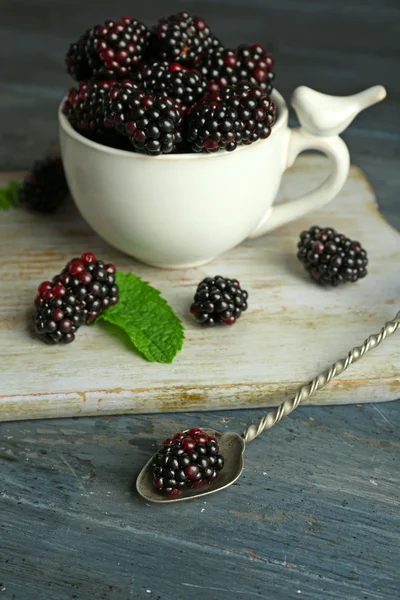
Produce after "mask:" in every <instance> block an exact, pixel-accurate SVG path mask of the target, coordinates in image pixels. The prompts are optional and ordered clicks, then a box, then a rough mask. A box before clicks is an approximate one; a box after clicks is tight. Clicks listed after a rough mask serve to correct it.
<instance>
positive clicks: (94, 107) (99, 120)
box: [63, 81, 115, 142]
mask: <svg viewBox="0 0 400 600" xmlns="http://www.w3.org/2000/svg"><path fill="white" fill-rule="evenodd" d="M114 84H115V82H113V81H89V82H83V81H82V82H80V84H79V86H78V87H77V88H72V89H70V91H69V93H68V97H67V99H66V101H65V103H64V106H63V113H64V115H65V116H66V117H67V119H68V121H69V122H70V123H71V125H72V127H73V128H74V129H76V131H78V132H79V133H80V134H82V135H84V136H85V137H88V138H90V139H94V140H95V141H99V142H103V141H104V138H105V137H106V135H107V132H106V127H105V124H104V116H105V110H104V100H105V98H106V97H107V94H108V93H109V91H110V89H111V88H112V87H113V85H114Z"/></svg>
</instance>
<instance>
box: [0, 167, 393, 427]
mask: <svg viewBox="0 0 400 600" xmlns="http://www.w3.org/2000/svg"><path fill="white" fill-rule="evenodd" d="M326 174H327V170H326V163H325V160H324V159H323V158H321V157H316V156H305V157H302V158H301V159H300V160H299V161H298V163H296V165H295V166H294V167H293V168H292V169H291V170H290V172H288V173H287V175H286V177H285V181H284V184H283V187H282V192H281V196H282V198H283V199H290V198H294V197H296V196H298V195H299V194H300V193H301V192H302V191H303V190H304V191H305V190H306V189H312V188H314V187H316V186H317V185H318V183H319V182H320V181H321V180H322V179H323V178H324V177H326ZM312 223H317V224H319V225H321V226H327V225H330V226H333V227H335V228H336V229H337V230H338V231H340V232H344V233H346V234H347V235H350V236H351V237H352V238H353V239H358V240H360V241H361V243H362V244H364V246H365V247H366V248H367V250H368V251H369V257H370V264H369V275H368V277H367V278H366V279H364V280H363V281H361V282H359V283H358V284H356V285H348V286H347V287H342V288H340V289H334V290H331V289H328V290H327V289H324V288H323V289H321V288H319V287H317V286H315V285H313V284H312V283H311V282H310V280H309V278H308V276H307V275H306V273H305V272H304V270H303V269H302V267H301V265H300V264H299V263H298V261H297V259H296V256H295V255H296V244H297V240H298V235H299V232H300V231H302V229H304V228H306V227H309V226H310V225H311V224H312ZM0 233H1V235H0V260H1V262H0V264H1V266H0V277H1V280H2V282H3V284H2V290H1V292H0V298H1V308H0V316H1V320H0V339H1V346H0V360H1V364H2V365H3V369H4V372H3V376H2V378H1V383H0V419H1V420H10V419H27V418H40V417H54V416H83V415H93V414H121V413H122V414H123V413H140V412H159V411H161V412H164V411H176V410H193V409H194V410H207V409H221V408H243V407H246V406H250V407H254V406H275V405H277V404H279V403H280V402H281V401H282V398H283V397H286V396H288V395H289V394H293V393H294V392H295V390H296V388H297V387H298V386H299V385H301V384H302V383H303V382H305V381H306V380H307V379H309V378H312V377H314V376H315V375H316V374H317V373H318V372H319V371H321V370H323V369H325V368H328V367H329V366H330V365H331V364H332V363H333V362H335V361H336V360H338V359H339V358H341V357H342V356H345V355H346V354H347V352H348V351H349V350H350V349H351V348H352V347H353V346H355V345H357V344H359V343H362V341H363V340H364V339H365V338H366V337H367V336H368V335H370V334H371V333H375V332H376V331H379V329H380V328H381V327H382V326H383V324H384V322H385V321H386V320H388V319H389V318H391V317H392V316H394V314H395V313H396V310H397V309H398V306H399V300H400V295H399V289H398V282H397V280H396V279H395V278H394V277H393V271H395V270H396V268H397V265H398V262H399V260H400V236H399V234H398V232H396V231H395V230H394V229H392V228H391V227H390V226H389V224H387V223H386V222H385V221H384V220H383V219H382V217H381V215H380V214H379V212H378V211H377V209H376V206H375V198H374V195H373V192H372V188H371V187H370V185H369V184H368V181H367V180H366V179H365V177H364V176H363V174H362V173H361V171H360V170H359V169H357V168H353V169H352V171H351V175H350V178H349V180H348V182H347V184H346V186H345V188H344V190H343V192H342V193H341V194H340V195H339V197H338V198H336V200H335V201H333V202H332V203H331V204H330V205H328V206H327V207H324V208H323V209H322V210H321V211H319V212H317V213H314V214H313V215H312V216H309V217H306V218H304V219H302V220H301V221H300V222H295V223H292V224H290V225H289V226H287V227H285V228H281V229H280V230H278V231H276V232H273V233H272V234H270V235H268V236H265V237H264V238H261V239H258V240H254V241H250V242H245V243H243V244H241V245H240V246H238V247H237V248H235V249H234V250H232V251H230V252H227V253H226V254H225V255H223V256H222V257H220V258H218V259H216V260H215V261H213V262H212V263H211V264H209V265H206V266H205V267H201V268H198V269H188V270H185V271H172V272H171V271H163V270H160V269H154V268H151V267H146V266H144V265H140V264H139V263H136V262H135V261H134V260H133V259H131V258H130V257H127V256H123V255H122V254H121V253H119V252H117V251H115V250H113V249H111V248H109V247H107V246H106V244H105V243H103V242H102V241H101V240H100V239H99V238H98V237H97V236H96V235H95V234H94V233H93V232H92V231H91V230H90V228H89V227H88V226H87V225H86V224H85V223H84V222H83V220H82V218H81V217H80V216H79V214H78V213H77V211H76V210H75V209H74V208H72V207H71V206H70V205H69V206H67V207H65V209H64V210H63V212H61V213H59V214H58V215H55V216H50V217H48V218H46V219H43V217H42V216H38V217H35V218H33V217H32V215H31V214H29V213H26V212H24V211H21V210H14V211H11V212H9V213H3V214H2V215H0ZM86 250H90V251H93V252H95V254H96V255H97V256H100V257H102V258H103V259H104V260H105V261H106V262H110V261H111V262H114V263H115V264H116V265H117V268H118V269H121V270H124V271H133V272H135V273H136V274H139V275H140V276H142V277H143V278H144V279H145V280H146V281H150V282H151V283H152V284H153V285H155V286H156V287H157V288H158V289H160V290H161V291H162V293H163V295H164V296H165V297H166V298H167V299H168V300H169V302H170V303H171V305H172V306H173V308H174V309H175V310H176V312H177V314H178V315H179V317H180V318H181V319H182V320H183V321H184V323H185V328H186V341H185V344H184V349H183V351H182V352H180V353H179V355H178V357H177V358H176V360H175V361H174V363H173V365H172V366H170V365H159V364H157V363H148V362H146V361H144V360H143V359H142V358H141V357H140V356H138V355H137V354H135V353H133V352H132V349H131V348H130V345H129V344H128V343H127V341H126V340H123V341H121V338H120V337H116V336H115V335H111V333H112V329H110V328H109V327H108V328H104V327H100V326H99V327H94V328H93V327H90V328H85V327H84V328H81V329H80V331H79V333H78V335H77V339H76V341H75V342H74V343H73V344H71V345H70V346H68V347H64V346H62V347H59V348H58V347H57V348H54V347H49V346H45V345H44V344H42V343H40V341H38V340H35V339H33V338H32V337H31V336H30V335H29V332H28V324H29V319H28V316H29V312H30V311H31V308H30V307H31V305H32V299H33V298H34V297H35V289H36V287H37V285H38V283H40V281H43V280H46V279H50V278H51V277H52V276H53V275H54V274H56V273H58V272H60V270H61V269H62V267H63V265H64V264H65V263H66V262H67V261H68V259H69V258H71V257H73V256H75V255H80V254H81V253H82V252H84V251H86ZM16 273H18V278H17V279H16V278H15V274H16ZM218 273H221V274H223V275H225V276H230V277H236V278H238V279H239V280H240V281H241V283H242V286H243V287H244V288H245V289H247V290H248V291H249V310H248V312H247V313H246V314H245V315H244V316H243V318H242V319H240V320H239V321H238V323H237V324H236V325H235V327H232V328H219V329H218V328H217V329H211V330H210V329H205V328H201V327H199V326H198V324H197V323H196V322H195V321H194V320H193V319H192V318H191V316H190V314H189V312H188V308H189V306H190V302H191V298H192V297H193V293H194V290H195V287H196V285H197V283H198V282H199V281H200V280H201V279H203V278H204V277H206V276H210V275H216V274H218ZM398 349H399V339H396V338H394V339H391V340H389V341H387V342H386V343H385V345H383V346H382V347H381V348H379V350H377V351H376V352H374V353H373V354H372V355H370V356H368V357H367V358H366V359H365V360H363V361H361V362H360V363H359V364H358V365H355V366H353V367H352V368H351V369H349V371H347V372H346V373H345V374H343V376H342V377H341V378H340V379H339V380H338V381H336V382H334V383H333V384H332V385H330V386H328V387H327V388H326V389H325V390H324V391H323V392H321V393H319V394H317V395H316V396H314V397H312V398H311V399H310V401H309V402H310V403H312V404H314V403H317V404H331V403H348V402H354V403H357V402H370V401H384V400H394V399H396V398H397V397H398V394H399V390H400V360H399V352H398ZM21 364H23V365H24V370H23V372H22V373H21ZM105 366H106V367H107V368H105Z"/></svg>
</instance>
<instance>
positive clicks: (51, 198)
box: [18, 157, 69, 213]
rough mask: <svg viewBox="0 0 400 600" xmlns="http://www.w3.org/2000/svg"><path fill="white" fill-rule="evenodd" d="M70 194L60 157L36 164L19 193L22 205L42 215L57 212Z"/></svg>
mask: <svg viewBox="0 0 400 600" xmlns="http://www.w3.org/2000/svg"><path fill="white" fill-rule="evenodd" d="M68 193H69V190H68V185H67V181H66V179H65V174H64V168H63V164H62V161H61V158H59V157H55V158H53V157H48V158H46V159H45V160H43V161H37V162H35V164H34V165H33V168H32V170H31V171H30V173H29V174H28V175H27V176H26V177H25V179H24V181H23V182H22V183H21V185H20V188H19V191H18V194H19V200H20V202H21V204H22V205H23V206H24V207H25V208H28V209H30V210H32V211H36V212H40V213H51V212H54V211H55V210H57V208H58V207H59V206H60V204H62V202H63V201H64V200H65V198H66V197H67V196H68Z"/></svg>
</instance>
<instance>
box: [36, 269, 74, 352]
mask: <svg viewBox="0 0 400 600" xmlns="http://www.w3.org/2000/svg"><path fill="white" fill-rule="evenodd" d="M35 305H36V311H35V313H34V315H33V325H34V328H35V332H36V333H37V335H38V336H39V338H40V339H42V340H43V341H44V342H46V344H58V343H63V344H69V343H70V342H73V341H74V339H75V333H76V332H77V331H78V329H79V327H80V326H81V325H82V324H83V323H84V322H85V311H84V309H83V307H82V305H81V303H80V302H79V301H78V300H77V298H76V297H75V296H74V294H73V293H71V291H70V290H68V289H67V288H66V287H65V286H63V285H62V284H60V283H56V284H55V285H54V284H52V283H50V282H49V281H44V282H43V283H41V284H40V286H39V289H38V296H37V298H36V300H35Z"/></svg>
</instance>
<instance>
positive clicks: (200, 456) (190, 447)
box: [152, 428, 224, 496]
mask: <svg viewBox="0 0 400 600" xmlns="http://www.w3.org/2000/svg"><path fill="white" fill-rule="evenodd" d="M152 467H153V481H154V486H155V487H156V488H157V489H158V490H159V491H160V492H161V493H164V494H168V495H170V496H175V495H178V494H180V492H181V490H184V489H188V488H192V487H197V486H200V485H205V484H210V483H212V482H213V481H214V480H215V479H216V478H217V477H218V473H219V472H220V471H221V470H222V469H223V467H224V458H223V456H222V454H221V453H220V451H219V447H218V442H217V439H216V438H215V437H214V436H213V435H208V434H207V433H205V432H204V431H202V430H201V429H195V428H193V429H189V430H188V431H184V432H183V433H177V434H176V435H174V436H173V437H171V438H168V439H167V440H165V442H164V444H163V446H162V448H161V449H160V450H159V452H158V453H157V454H156V456H155V457H154V461H153V465H152Z"/></svg>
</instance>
